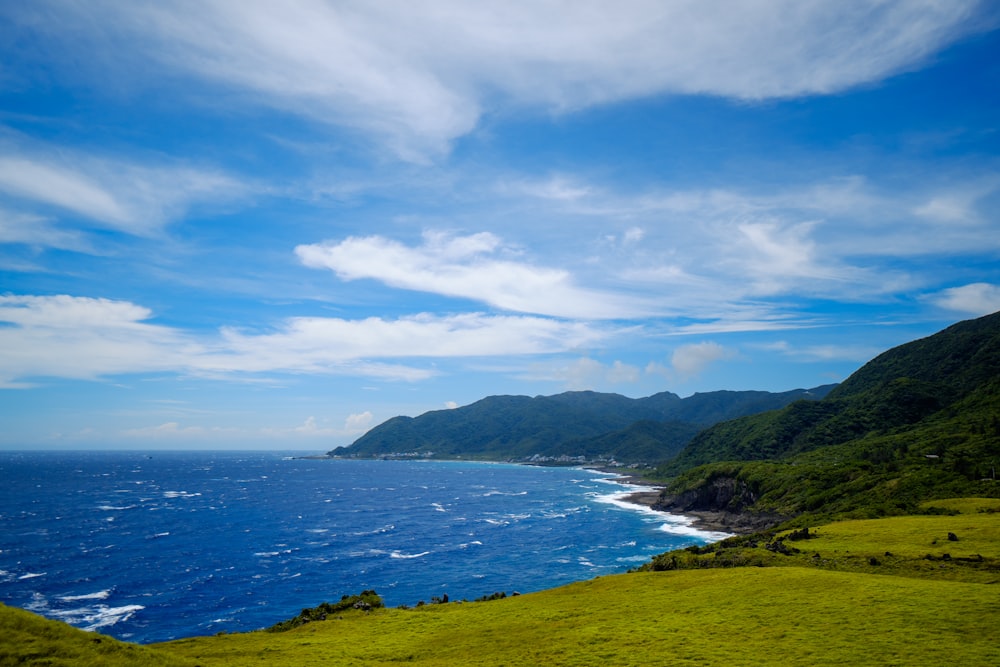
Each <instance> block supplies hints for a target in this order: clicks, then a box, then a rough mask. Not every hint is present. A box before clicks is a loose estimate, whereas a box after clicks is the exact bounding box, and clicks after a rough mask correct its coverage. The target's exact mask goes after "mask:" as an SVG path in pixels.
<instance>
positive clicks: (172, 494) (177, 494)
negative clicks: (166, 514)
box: [163, 491, 201, 498]
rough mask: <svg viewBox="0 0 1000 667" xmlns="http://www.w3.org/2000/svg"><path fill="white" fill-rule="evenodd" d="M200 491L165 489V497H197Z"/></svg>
mask: <svg viewBox="0 0 1000 667" xmlns="http://www.w3.org/2000/svg"><path fill="white" fill-rule="evenodd" d="M200 495H201V494H200V493H188V492H187V491H164V492H163V497H164V498H196V497H198V496H200Z"/></svg>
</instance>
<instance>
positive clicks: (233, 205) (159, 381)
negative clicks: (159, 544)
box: [0, 0, 1000, 451]
mask: <svg viewBox="0 0 1000 667" xmlns="http://www.w3.org/2000/svg"><path fill="white" fill-rule="evenodd" d="M998 27H1000V12H998V11H997V9H996V6H995V5H993V4H991V3H987V2H974V1H963V0H953V1H949V2H933V1H929V0H928V1H923V2H922V1H919V0H907V1H902V2H861V1H848V0H845V1H842V2H836V3H833V2H815V3H810V2H806V3H803V2H800V1H798V0H773V1H771V2H750V1H732V2H712V1H708V2H706V1H704V0H700V1H695V0H690V1H686V0H684V1H682V0H678V1H675V2H638V1H637V2H628V1H626V2H616V3H610V2H607V3H601V2H582V3H581V2H561V1H556V0H547V1H546V0H542V1H538V0H536V1H532V2H526V1H525V2H520V1H516V0H514V1H509V2H495V3H494V2H478V3H466V2H451V1H445V0H442V1H433V0H429V1H428V2H416V3H414V2H320V1H313V2H307V1H303V2H286V3H274V2H258V1H253V0H250V1H247V0H244V1H240V2H235V1H225V0H207V1H201V2H184V1H163V2H157V3H145V2H125V1H121V2H114V1H102V0H93V1H88V2H76V1H72V0H66V1H58V0H54V1H48V0H37V1H35V2H31V3H4V4H3V5H2V6H0V447H4V448H15V449H20V448H28V449H31V448H78V447H95V448H123V447H129V448H150V449H165V448H191V447H199V448H276V449H295V450H318V451H325V450H327V449H331V448H333V447H334V446H337V445H341V444H348V443H350V442H352V441H353V440H354V439H355V438H356V437H358V436H359V435H360V434H362V433H363V432H364V431H365V430H366V429H368V428H371V427H372V426H374V425H376V424H378V423H380V422H381V421H384V420H385V419H388V418H390V417H392V416H395V415H398V414H409V415H416V414H420V413H422V412H425V411H427V410H435V409H444V408H447V407H454V406H456V405H464V404H467V403H471V402H473V401H475V400H478V399H479V398H482V397H483V396H487V395H491V394H527V395H537V394H553V393H558V392H561V391H566V390H571V389H572V390H575V389H593V390H597V391H611V392H617V393H621V394H625V395H627V396H636V397H637V396H646V395H650V394H652V393H656V392H659V391H673V392H676V393H678V394H680V395H682V396H687V395H690V394H692V393H694V392H699V391H712V390H717V389H764V390H770V391H784V390H788V389H793V388H797V387H812V386H816V385H820V384H825V383H829V382H835V381H839V380H842V379H844V378H845V377H847V376H848V375H849V374H850V373H851V372H853V371H854V370H855V369H857V368H858V367H859V366H860V365H862V364H863V363H865V362H866V361H868V360H869V359H871V358H872V357H873V356H875V355H876V354H878V353H879V352H882V351H884V350H886V349H888V348H890V347H893V346H895V345H899V344H901V343H905V342H908V341H910V340H913V339H915V338H919V337H922V336H926V335H929V334H932V333H934V332H935V331H938V330H940V329H942V328H944V327H945V326H948V325H949V324H952V323H954V322H956V321H959V320H963V319H968V318H971V317H977V316H980V315H984V314H987V313H990V312H994V311H997V310H1000V219H998V217H997V210H1000V207H998V204H1000V137H998V133H997V129H998V125H1000V32H998V31H997V28H998Z"/></svg>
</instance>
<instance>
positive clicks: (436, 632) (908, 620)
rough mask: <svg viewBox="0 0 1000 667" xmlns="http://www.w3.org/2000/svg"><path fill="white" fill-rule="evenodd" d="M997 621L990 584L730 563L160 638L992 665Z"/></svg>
mask: <svg viewBox="0 0 1000 667" xmlns="http://www.w3.org/2000/svg"><path fill="white" fill-rule="evenodd" d="M998 619H1000V598H998V597H997V595H996V588H995V587H992V586H986V585H981V584H978V585H977V584H968V583H957V582H942V581H932V580H921V579H908V578H903V577H889V576H876V575H866V574H858V573H849V572H829V571H822V570H810V569H805V568H741V569H735V570H698V571H688V572H661V573H656V572H645V573H633V574H628V575H617V576H612V577H605V578H600V579H594V580H591V581H587V582H583V583H579V584H574V585H571V586H565V587H563V588H559V589H555V590H550V591H545V592H542V593H536V594H532V595H526V596H521V597H515V598H507V599H504V600H498V601H494V602H489V603H479V604H461V605H456V604H449V605H434V606H428V607H424V608H421V609H414V610H405V611H404V610H400V609H388V610H381V611H377V612H372V613H371V614H369V615H365V614H345V615H344V617H343V618H342V619H340V620H332V621H324V622H321V623H311V624H309V625H306V626H304V627H301V628H298V629H296V630H293V631H291V632H289V633H285V634H283V635H278V636H276V635H271V634H264V633H254V634H245V635H230V636H224V637H213V638H200V639H187V640H181V641H177V642H173V643H170V644H167V645H164V646H162V647H160V648H161V649H162V650H164V651H167V652H170V653H172V654H174V655H179V656H183V657H186V658H189V659H193V660H196V661H198V662H199V663H201V664H205V665H267V664H283V665H320V664H365V665H394V664H399V663H405V664H415V665H457V664H462V665H567V666H571V665H602V666H603V665H651V664H657V665H705V664H727V665H772V664H773V665H844V664H851V665H887V664H906V665H940V664H966V665H987V664H998V661H1000V647H998V646H997V644H996V643H995V641H994V632H995V629H996V626H997V621H998Z"/></svg>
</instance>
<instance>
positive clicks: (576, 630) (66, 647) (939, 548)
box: [0, 499, 1000, 667]
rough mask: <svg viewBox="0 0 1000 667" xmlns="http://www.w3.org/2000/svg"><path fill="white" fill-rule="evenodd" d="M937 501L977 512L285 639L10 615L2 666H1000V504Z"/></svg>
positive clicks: (676, 555)
mask: <svg viewBox="0 0 1000 667" xmlns="http://www.w3.org/2000/svg"><path fill="white" fill-rule="evenodd" d="M935 505H936V510H935V511H938V512H960V511H961V512H965V513H963V514H956V515H938V516H919V517H896V518H891V519H880V520H874V521H847V522H840V523H836V524H831V525H827V526H821V527H819V528H818V529H813V530H811V531H809V532H810V534H814V535H817V536H816V537H812V538H809V539H799V540H794V539H792V538H791V537H790V534H789V532H788V531H785V532H783V533H773V534H770V535H759V536H747V537H741V538H734V539H733V540H732V541H727V542H728V544H727V543H722V544H720V545H716V546H715V547H711V548H703V549H687V550H681V551H678V552H672V553H670V554H664V555H662V556H660V557H658V558H657V560H656V563H658V566H657V567H655V568H654V567H652V566H651V567H649V568H647V571H643V572H633V573H629V574H624V575H615V576H609V577H601V578H597V579H593V580H590V581H586V582H581V583H578V584H573V585H570V586H564V587H561V588H558V589H553V590H549V591H543V592H540V593H533V594H530V595H523V596H517V597H507V598H505V599H500V600H495V601H490V602H478V603H454V602H452V603H448V604H434V605H427V606H423V607H419V608H415V609H384V608H383V609H378V608H375V609H372V610H371V611H361V610H355V609H348V610H342V611H338V612H336V613H332V614H329V615H327V617H326V620H322V621H314V622H310V623H307V624H305V625H301V626H299V627H296V628H294V629H292V630H289V631H287V632H280V633H270V632H255V633H246V634H234V635H220V636H214V637H198V638H192V639H184V640H179V641H175V642H170V643H166V644H159V645H154V646H149V647H130V646H128V645H122V644H120V643H119V642H114V641H113V640H109V639H107V638H102V637H99V636H97V635H93V634H90V633H85V632H82V631H79V630H74V629H72V628H69V627H68V626H65V625H63V624H61V623H57V622H54V621H45V620H42V619H40V618H38V617H34V616H33V615H31V614H28V613H27V612H22V611H19V610H13V609H9V608H0V630H2V632H0V664H2V665H7V664H18V663H17V662H16V658H15V657H14V656H15V655H16V654H15V653H14V652H15V651H20V652H21V653H20V655H28V653H27V651H26V650H22V647H24V646H31V645H35V646H38V645H42V646H45V651H46V653H45V654H46V655H47V656H49V658H52V659H53V662H42V661H38V662H34V663H29V664H67V665H69V664H73V665H77V664H84V665H86V664H94V665H97V664H101V665H103V664H109V665H117V664H123V665H126V664H150V665H157V664H162V665H194V664H198V665H203V666H204V667H212V666H215V665H220V666H221V665H239V666H243V665H279V664H280V665H287V666H289V667H295V666H299V665H317V666H318V665H329V664H361V665H395V664H400V663H403V664H414V665H428V666H430V665H456V664H462V665H600V666H602V667H604V666H606V665H643V666H645V665H651V664H656V665H705V664H726V665H782V666H786V665H810V666H813V665H837V666H838V667H839V666H841V665H845V664H849V665H887V664H905V665H942V664H954V665H959V664H960V665H994V664H1000V645H998V644H997V643H996V641H995V631H996V628H997V627H998V624H1000V597H998V596H997V586H996V584H997V583H1000V501H997V500H993V499H961V500H941V501H937V502H936V503H935ZM949 533H952V535H953V536H954V537H955V539H954V540H952V539H949ZM752 542H756V544H752ZM775 543H778V544H782V545H784V546H783V547H780V548H775V547H772V548H771V549H768V548H767V545H768V544H772V545H773V544H775ZM786 552H787V553H786ZM887 552H888V553H887ZM720 554H721V555H720ZM817 554H818V557H817ZM945 554H947V555H948V557H947V558H945ZM928 556H930V558H928ZM872 559H875V561H877V564H876V563H875V562H873V560H872ZM676 561H683V562H682V564H681V565H680V566H679V567H678V566H674V567H666V566H665V565H666V564H668V563H669V564H672V563H673V562H676ZM739 565H763V566H765V567H739ZM12 619H13V621H12ZM25 619H27V622H25ZM16 624H23V627H24V628H26V630H24V631H17V632H11V631H10V630H9V628H10V627H12V626H13V625H16ZM98 639H100V642H98V641H96V640H98ZM122 647H124V648H122ZM33 655H37V656H41V655H42V653H36V654H33ZM131 656H137V657H138V658H139V659H141V660H142V661H141V662H127V660H128V659H132V658H131ZM88 661H89V662H88Z"/></svg>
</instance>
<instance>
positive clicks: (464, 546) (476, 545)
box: [458, 540, 483, 549]
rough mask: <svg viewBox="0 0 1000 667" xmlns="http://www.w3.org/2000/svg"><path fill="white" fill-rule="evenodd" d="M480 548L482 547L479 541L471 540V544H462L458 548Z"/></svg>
mask: <svg viewBox="0 0 1000 667" xmlns="http://www.w3.org/2000/svg"><path fill="white" fill-rule="evenodd" d="M481 546H483V543H482V542H480V541H479V540H472V541H471V542H463V543H462V544H459V545H458V548H459V549H468V548H469V547H481Z"/></svg>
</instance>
